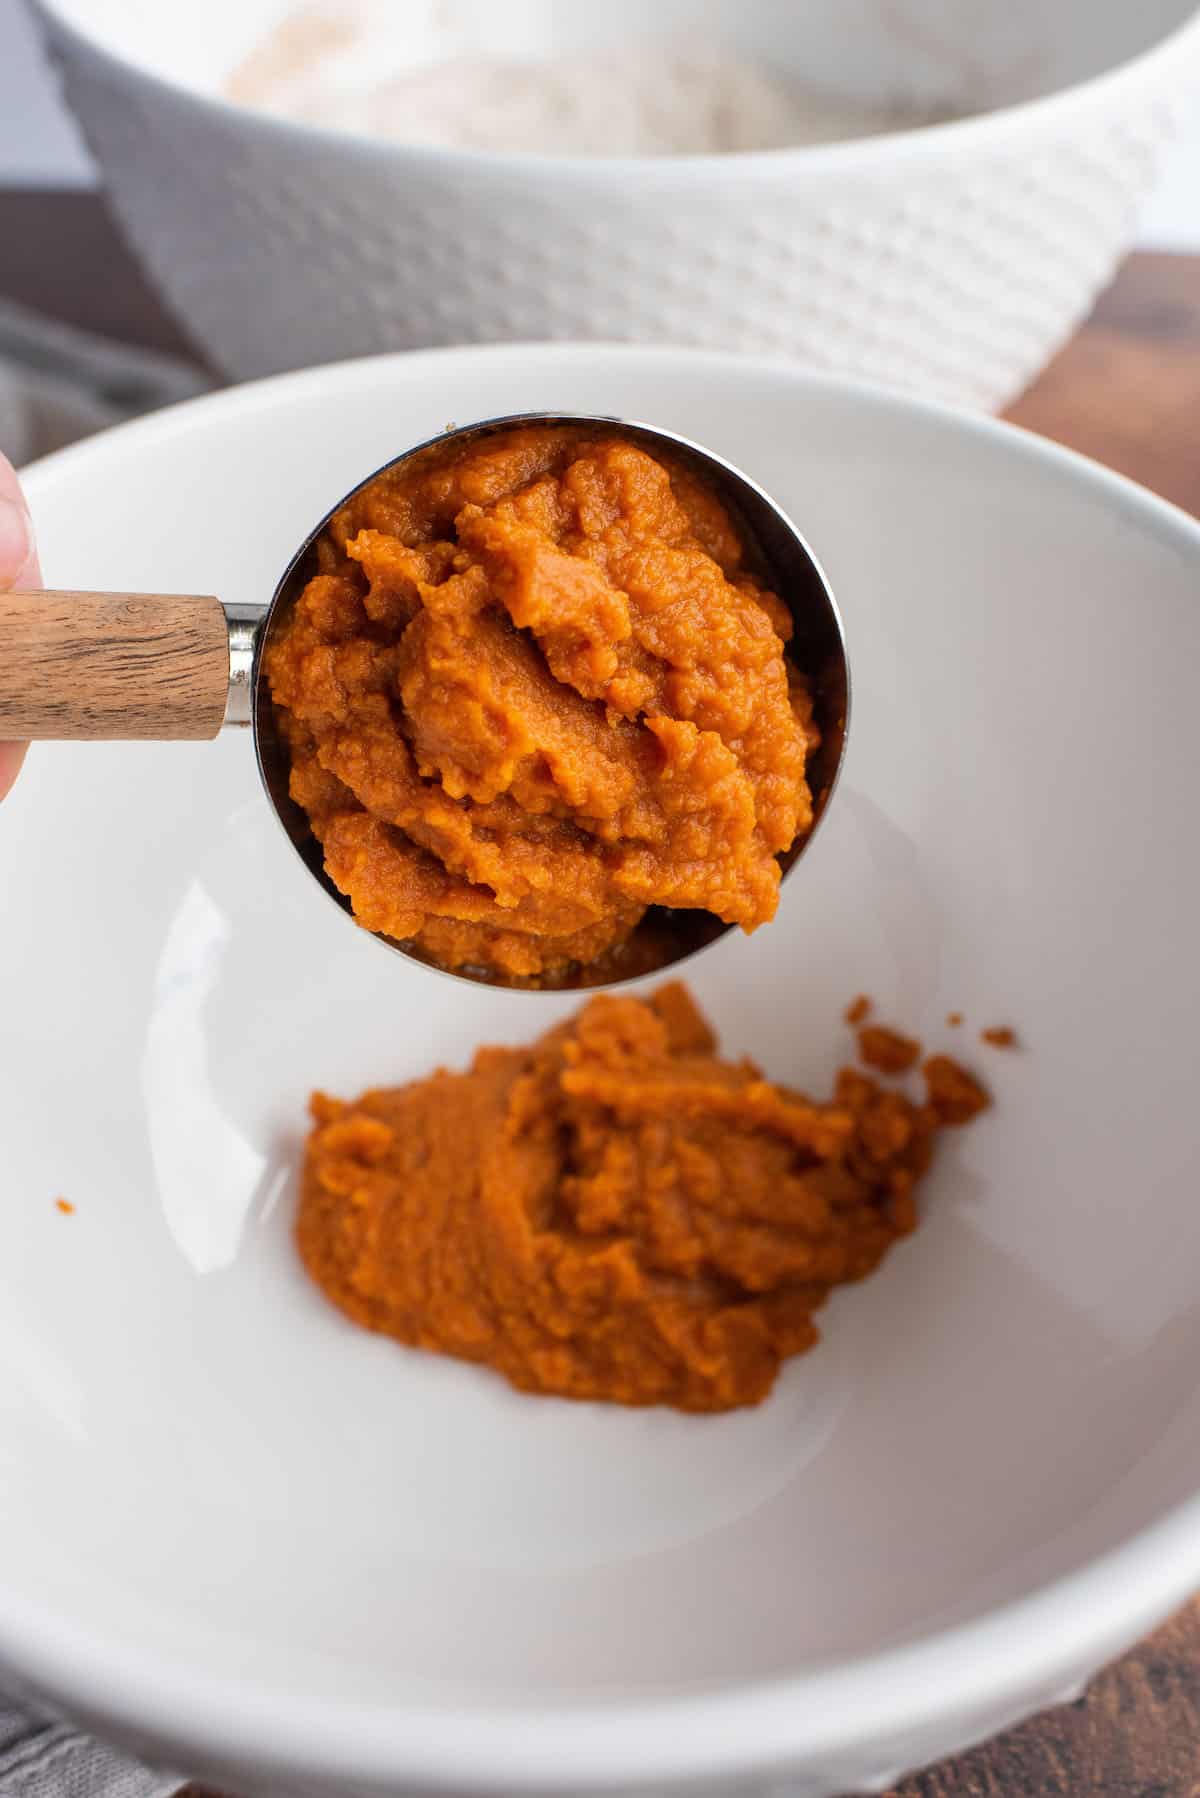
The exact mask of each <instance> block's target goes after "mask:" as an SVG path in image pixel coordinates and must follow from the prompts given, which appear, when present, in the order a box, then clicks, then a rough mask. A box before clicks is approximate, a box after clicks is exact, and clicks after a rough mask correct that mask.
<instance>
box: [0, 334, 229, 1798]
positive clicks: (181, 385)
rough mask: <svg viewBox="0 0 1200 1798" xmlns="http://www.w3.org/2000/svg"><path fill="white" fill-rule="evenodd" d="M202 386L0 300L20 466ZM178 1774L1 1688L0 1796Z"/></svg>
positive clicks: (1, 404)
mask: <svg viewBox="0 0 1200 1798" xmlns="http://www.w3.org/2000/svg"><path fill="white" fill-rule="evenodd" d="M207 385H208V382H207V381H206V380H205V378H204V377H203V376H202V375H201V374H200V373H199V372H198V371H196V370H193V369H191V368H189V367H187V366H186V365H185V364H183V363H177V362H173V361H171V360H170V359H168V358H167V357H164V356H159V355H154V354H152V353H150V352H148V351H141V350H133V349H127V348H125V347H124V346H123V345H120V344H110V343H107V342H105V341H103V340H102V339H100V338H96V337H90V336H87V335H86V334H84V333H83V332H80V331H74V330H71V329H70V328H69V327H67V326H65V325H60V324H55V323H52V322H51V321H49V320H43V319H40V318H36V317H34V315H33V314H32V313H29V312H26V311H24V310H23V309H22V308H21V307H19V306H15V305H12V304H11V303H10V302H8V301H6V300H0V450H3V451H4V453H5V455H6V456H8V458H9V459H10V461H12V462H15V463H16V464H17V465H18V466H19V465H20V464H21V463H24V462H28V461H30V460H31V459H32V458H33V457H35V456H41V455H45V454H46V453H47V452H48V451H50V450H54V449H59V448H61V447H62V446H63V445H64V444H67V443H72V442H74V441H75V439H76V438H79V437H87V436H90V435H91V433H92V432H93V431H100V430H103V429H104V428H105V426H106V425H111V424H116V423H118V422H119V421H120V420H121V419H124V418H131V417H134V416H135V415H136V414H137V413H139V412H147V411H151V410H153V409H154V408H155V407H156V406H164V405H168V404H170V402H171V401H173V400H180V399H187V398H189V397H190V396H191V395H192V394H194V393H199V392H202V391H203V389H204V388H205V387H206V386H207ZM184 1783H185V1782H184V1781H183V1780H182V1779H181V1778H179V1777H178V1776H173V1775H171V1774H168V1773H153V1772H151V1771H150V1770H149V1769H148V1768H146V1767H143V1766H140V1765H139V1764H138V1763H137V1762H136V1761H134V1760H131V1759H130V1758H129V1757H128V1756H126V1755H124V1754H121V1753H119V1752H118V1751H117V1750H116V1749H115V1748H109V1747H107V1746H105V1745H104V1744H103V1743H101V1742H97V1741H94V1740H93V1739H92V1738H90V1737H89V1736H85V1735H81V1734H80V1733H79V1732H78V1731H77V1730H75V1729H72V1728H71V1727H70V1726H69V1725H68V1724H65V1723H62V1722H59V1721H57V1720H56V1719H54V1718H52V1717H51V1716H49V1715H48V1714H47V1713H46V1712H44V1711H39V1710H37V1709H31V1708H29V1707H27V1706H25V1705H24V1703H23V1702H20V1703H19V1702H17V1701H16V1700H13V1699H8V1698H6V1697H5V1696H4V1694H3V1693H2V1692H0V1798H168V1794H170V1793H174V1792H178V1791H179V1790H180V1788H181V1786H182V1785H183V1784H184Z"/></svg>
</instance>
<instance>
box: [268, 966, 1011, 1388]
mask: <svg viewBox="0 0 1200 1798" xmlns="http://www.w3.org/2000/svg"><path fill="white" fill-rule="evenodd" d="M929 1076H930V1089H931V1090H930V1097H929V1099H928V1100H927V1101H926V1102H925V1103H924V1104H916V1103H913V1102H912V1101H911V1100H910V1099H908V1098H906V1097H905V1096H904V1095H903V1094H902V1093H900V1092H897V1091H890V1090H886V1089H884V1088H883V1087H881V1086H880V1084H879V1083H878V1082H877V1081H876V1080H875V1079H874V1078H872V1077H871V1076H870V1075H867V1074H863V1073H858V1072H856V1071H854V1070H852V1069H844V1070H843V1071H842V1073H841V1074H840V1075H839V1076H838V1079H837V1082H836V1085H835V1089H834V1096H833V1099H832V1101H831V1102H829V1103H818V1102H815V1101H813V1100H811V1099H808V1098H806V1097H805V1095H804V1094H803V1093H800V1092H794V1091H791V1090H790V1089H788V1088H787V1087H783V1086H774V1085H772V1084H771V1083H770V1082H769V1081H767V1080H766V1079H764V1077H763V1076H762V1074H761V1073H760V1072H759V1070H758V1069H757V1068H756V1067H755V1066H754V1064H753V1063H752V1062H749V1061H740V1062H722V1061H719V1060H717V1058H716V1043H715V1040H714V1038H713V1035H712V1032H711V1031H710V1030H709V1028H708V1025H707V1024H706V1023H705V1021H704V1019H703V1017H702V1016H701V1015H700V1013H699V1012H698V1011H697V1010H696V1008H695V1006H694V1004H693V1003H692V1000H691V998H690V996H689V994H688V992H687V990H686V988H685V987H682V986H679V985H671V986H666V987H664V988H662V990H661V991H660V992H658V993H656V994H655V995H654V997H653V998H652V999H650V1000H648V1001H642V1000H638V999H631V998H618V997H610V996H600V997H597V998H594V999H592V1000H591V1001H590V1003H589V1004H587V1005H585V1006H584V1008H583V1010H582V1011H580V1012H579V1013H578V1014H577V1015H576V1016H575V1017H574V1018H572V1019H571V1020H570V1021H569V1022H568V1023H566V1024H563V1025H560V1026H559V1027H558V1028H557V1029H554V1030H551V1031H550V1032H549V1034H548V1035H546V1036H544V1037H542V1039H541V1040H540V1041H539V1042H537V1043H534V1044H533V1045H532V1047H530V1048H526V1049H502V1048H496V1049H480V1050H479V1052H478V1054H477V1055H476V1056H475V1059H474V1062H473V1063H472V1065H471V1069H470V1071H469V1072H468V1073H465V1074H452V1073H447V1072H445V1071H444V1070H440V1071H439V1072H437V1073H435V1074H433V1075H431V1076H430V1078H428V1079H426V1080H419V1081H416V1082H414V1083H413V1084H412V1085H409V1086H402V1087H397V1088H394V1089H390V1090H388V1089H380V1090H376V1091H372V1092H368V1093H365V1094H364V1095H363V1097H362V1098H361V1099H358V1100H356V1101H355V1102H354V1103H352V1104H343V1103H341V1102H339V1101H338V1100H336V1099H331V1098H327V1097H325V1096H324V1095H322V1094H316V1095H315V1096H314V1098H313V1101H312V1114H313V1117H314V1119H315V1127H314V1129H313V1131H312V1134H311V1136H310V1137H309V1141H308V1148H307V1153H306V1157H305V1164H304V1176H303V1186H302V1196H301V1204H300V1213H299V1219H298V1224H297V1235H298V1241H299V1247H300V1253H301V1255H302V1256H303V1259H304V1262H305V1265H306V1266H307V1268H308V1271H309V1273H310V1274H311V1275H312V1277H313V1279H314V1280H315V1281H316V1282H317V1283H318V1285H319V1286H321V1287H322V1288H323V1289H324V1291H325V1292H326V1294H327V1295H328V1297H329V1298H331V1299H332V1300H333V1302H334V1303H335V1304H336V1305H339V1306H340V1307H341V1309H342V1310H343V1311H345V1312H346V1313H348V1315H349V1316H350V1317H352V1318H353V1319H354V1320H355V1321H356V1322H358V1323H361V1324H365V1325H366V1326H367V1327H368V1328H369V1329H372V1330H379V1331H382V1332H383V1333H385V1334H386V1335H389V1336H394V1337H396V1338H398V1340H399V1341H401V1342H405V1343H411V1344H414V1345H416V1346H419V1347H421V1348H427V1349H434V1350H437V1351H439V1352H440V1353H442V1354H447V1355H457V1356H459V1357H460V1358H462V1359H463V1360H467V1361H477V1362H482V1363H484V1364H485V1365H487V1366H489V1367H493V1368H495V1369H497V1371H498V1372H500V1373H502V1374H504V1375H505V1376H506V1378H507V1379H509V1380H510V1381H511V1382H512V1384H513V1385H514V1386H518V1387H520V1388H522V1389H523V1390H525V1391H528V1392H546V1393H559V1394H562V1395H564V1396H566V1397H569V1398H586V1399H609V1400H613V1401H615V1402H617V1403H620V1404H627V1405H655V1404H661V1405H675V1406H677V1407H679V1408H680V1409H681V1410H685V1411H723V1410H727V1409H729V1408H730V1407H732V1406H735V1405H749V1404H754V1403H756V1402H757V1401H758V1400H759V1399H761V1398H763V1397H765V1395H766V1394H767V1393H768V1392H769V1391H770V1390H771V1386H772V1384H773V1382H774V1379H775V1375H776V1373H777V1372H778V1370H779V1365H780V1362H781V1361H783V1360H784V1359H785V1357H786V1356H788V1355H797V1354H800V1353H802V1352H803V1351H804V1350H805V1349H808V1348H811V1347H812V1345H813V1343H814V1342H816V1340H817V1329H816V1325H815V1323H814V1321H813V1313H814V1312H815V1311H816V1310H817V1308H818V1307H819V1306H820V1305H822V1304H823V1303H824V1301H825V1299H826V1298H827V1296H828V1294H829V1292H830V1290H831V1289H832V1288H833V1287H834V1286H837V1285H840V1284H841V1283H842V1282H844V1281H848V1280H858V1279H861V1278H862V1277H863V1275H864V1274H868V1273H870V1272H871V1270H872V1269H873V1268H874V1267H876V1266H877V1265H878V1263H879V1261H880V1260H881V1259H882V1257H883V1256H884V1255H885V1254H886V1252H887V1250H888V1248H889V1247H890V1246H891V1244H892V1243H893V1242H894V1241H895V1240H896V1238H897V1237H899V1236H904V1235H906V1234H907V1233H908V1232H909V1231H911V1230H912V1229H913V1227H914V1225H915V1224H916V1221H917V1209H916V1201H915V1189H916V1186H917V1182H918V1181H919V1180H920V1178H921V1176H922V1174H923V1173H924V1172H925V1170H926V1168H927V1167H928V1166H929V1162H930V1157H931V1153H932V1150H933V1146H934V1139H935V1136H936V1134H937V1131H938V1129H939V1128H940V1127H941V1125H942V1124H943V1123H946V1122H965V1121H966V1120H967V1118H969V1117H971V1116H972V1115H974V1113H975V1112H977V1111H979V1110H981V1109H982V1108H983V1107H984V1106H985V1105H986V1104H987V1102H988V1101H987V1097H986V1095H985V1094H984V1092H983V1091H982V1089H981V1088H980V1087H979V1086H978V1085H977V1084H976V1083H975V1081H974V1080H973V1079H972V1078H971V1076H970V1075H969V1074H967V1073H966V1072H965V1070H963V1069H961V1068H958V1067H957V1066H956V1064H954V1063H952V1062H949V1061H948V1060H947V1059H946V1058H945V1057H937V1058H935V1059H934V1060H933V1061H931V1062H930V1064H929Z"/></svg>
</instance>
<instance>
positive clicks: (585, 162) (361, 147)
mask: <svg viewBox="0 0 1200 1798" xmlns="http://www.w3.org/2000/svg"><path fill="white" fill-rule="evenodd" d="M30 3H31V9H32V11H33V14H34V16H35V17H36V18H37V20H38V22H39V24H40V26H41V27H42V31H43V33H44V34H45V33H46V32H47V30H49V31H51V33H57V34H58V36H59V37H61V38H62V39H64V40H66V41H68V42H70V43H71V44H72V45H73V47H74V50H75V51H76V53H79V52H81V51H82V52H83V53H85V54H86V55H88V56H91V57H93V58H96V59H98V60H99V61H100V62H101V63H103V64H104V65H105V66H106V68H107V69H108V71H109V72H110V73H111V74H112V75H115V76H117V77H118V78H123V79H126V80H127V79H128V78H129V77H130V76H134V77H136V79H137V80H138V81H139V82H141V83H142V84H143V85H148V86H150V87H151V88H153V89H155V90H157V91H158V92H159V93H160V94H161V95H164V96H166V95H170V96H172V97H173V98H174V100H175V101H176V102H177V103H179V104H182V105H186V106H188V107H190V108H193V109H194V110H195V111H196V112H197V113H198V114H203V113H205V112H207V113H209V114H210V115H213V116H215V117H216V118H218V119H220V120H222V121H223V122H224V123H225V124H227V125H232V124H234V123H235V122H236V123H237V125H238V127H239V128H240V129H242V130H245V131H250V132H251V133H253V134H256V135H262V136H263V137H264V138H270V137H272V136H275V137H277V138H281V140H282V142H283V143H284V144H285V145H287V144H290V145H291V147H292V148H293V149H294V150H297V151H298V150H299V149H300V148H301V146H302V145H305V144H307V145H309V146H312V145H314V144H315V145H318V146H321V147H323V148H324V149H325V150H326V151H330V150H332V149H333V148H334V146H337V145H340V146H341V147H342V149H343V150H345V149H347V148H348V149H350V150H351V151H352V152H355V153H357V154H359V155H363V154H367V153H369V154H372V155H377V154H378V153H379V152H380V151H381V150H382V151H385V152H390V153H395V154H398V155H402V156H405V157H408V158H411V159H414V160H416V161H418V162H421V163H423V164H425V166H426V167H427V168H429V169H430V170H431V171H439V172H442V173H457V174H459V175H469V174H471V173H475V174H477V175H478V174H480V173H483V172H486V173H488V174H489V175H499V176H501V177H505V176H508V177H517V176H521V175H526V176H528V175H529V174H530V173H532V172H535V171H537V172H539V173H541V174H543V175H544V174H545V173H547V172H553V174H554V175H555V176H556V177H557V178H558V179H560V180H563V181H566V182H571V183H576V184H579V185H583V186H592V185H597V184H599V183H602V182H604V183H606V182H608V180H609V178H610V177H612V176H616V177H618V178H620V179H623V180H627V181H636V182H638V183H639V184H640V185H644V184H645V182H646V181H647V179H649V178H650V176H651V174H652V175H653V178H654V181H655V183H656V184H657V183H658V182H660V181H661V182H663V183H664V184H665V185H671V186H673V185H675V184H676V183H678V182H679V181H690V180H692V179H693V178H694V177H696V176H697V175H699V176H703V177H704V178H705V179H707V180H710V181H711V180H712V179H714V178H718V177H719V178H720V179H721V180H722V181H725V180H734V181H737V180H740V179H742V178H750V179H753V178H754V177H755V176H763V175H767V176H770V177H772V178H778V177H779V176H780V175H781V174H785V173H787V172H789V171H792V172H803V173H804V174H806V175H807V174H810V173H811V174H815V175H822V176H823V175H825V174H826V173H830V174H833V173H840V172H847V173H852V172H855V171H856V170H858V169H860V168H862V167H866V168H869V169H870V170H871V171H872V172H874V173H878V172H879V169H880V157H879V152H880V151H882V153H883V155H884V157H886V158H887V159H888V160H889V161H893V162H894V160H895V159H896V158H897V157H906V158H907V157H917V158H922V157H925V156H927V155H930V154H933V155H936V156H941V155H942V152H943V149H945V150H947V151H952V152H953V151H963V150H966V149H969V148H971V147H972V146H973V145H974V144H975V143H976V142H977V140H979V139H980V138H981V137H986V138H993V137H998V138H1001V139H1003V138H1004V136H1006V135H1007V134H1009V133H1011V132H1012V131H1014V130H1015V131H1023V130H1024V129H1025V127H1026V126H1027V125H1028V124H1034V125H1038V126H1044V125H1045V124H1046V123H1047V122H1048V117H1049V115H1050V114H1051V113H1054V114H1055V115H1056V118H1061V114H1062V111H1063V109H1064V106H1071V105H1073V106H1078V107H1080V108H1089V107H1091V106H1093V105H1098V106H1103V105H1106V104H1107V103H1108V102H1109V101H1110V100H1112V99H1113V98H1114V96H1115V94H1116V92H1117V91H1118V90H1119V89H1120V88H1121V87H1122V86H1124V85H1126V84H1129V83H1133V82H1137V81H1141V80H1143V79H1148V78H1151V77H1153V76H1156V75H1159V74H1160V73H1161V72H1162V69H1163V68H1164V67H1165V65H1166V64H1167V63H1168V62H1170V61H1172V60H1173V59H1174V58H1176V57H1181V56H1183V55H1184V54H1185V53H1188V52H1190V53H1192V54H1194V55H1195V57H1196V59H1197V62H1198V63H1200V0H1192V4H1191V9H1190V11H1189V12H1188V13H1187V14H1186V15H1185V16H1184V17H1183V18H1182V19H1181V20H1179V22H1178V23H1177V24H1175V25H1173V26H1171V27H1170V28H1169V29H1168V30H1167V31H1166V32H1165V34H1164V35H1163V36H1161V37H1157V38H1155V39H1153V40H1152V41H1151V42H1150V43H1149V44H1147V45H1146V46H1144V48H1142V49H1141V50H1138V51H1135V53H1134V54H1133V55H1132V56H1128V57H1126V58H1124V60H1122V61H1120V62H1116V63H1112V64H1110V65H1109V66H1108V67H1106V68H1103V69H1101V70H1100V71H1099V73H1098V74H1095V75H1089V76H1086V77H1084V79H1083V80H1081V81H1073V82H1068V83H1067V84H1066V85H1065V86H1062V87H1056V88H1052V89H1051V91H1050V92H1049V93H1047V94H1040V95H1037V96H1035V97H1034V98H1033V99H1029V100H1017V101H1013V102H1011V103H1010V104H1008V105H1003V106H995V107H990V108H988V109H986V110H984V111H982V112H975V113H968V114H966V115H965V116H964V117H962V118H951V119H944V120H941V121H938V122H936V123H933V124H929V125H918V126H915V127H912V128H909V129H901V130H896V131H884V132H878V133H875V134H873V135H871V136H870V137H855V138H846V139H842V140H839V141H837V142H834V143H827V144H821V143H818V144H796V145H790V146H785V147H783V148H780V149H775V150H732V151H724V152H715V153H707V154H703V155H684V156H611V157H609V156H602V157H595V156H580V155H572V156H548V155H545V154H543V153H542V152H540V151H536V150H513V151H505V152H499V151H493V150H469V149H453V148H445V147H441V146H436V145H428V144H420V143H416V144H405V143H392V142H390V141H389V140H387V139H384V138H379V137H373V136H371V135H370V134H369V133H366V132H357V131H346V130H342V129H340V128H335V127H333V126H329V125H305V124H301V123H298V122H297V121H296V120H294V119H288V118H282V117H277V116H276V115H275V114H273V113H270V112H267V111H265V110H264V109H261V108H259V107H253V106H242V105H240V104H239V103H237V102H236V101H232V100H226V99H224V98H223V97H222V96H220V95H216V94H202V93H199V92H197V91H196V90H195V89H193V88H190V87H187V86H186V85H185V84H184V83H183V82H180V81H176V80H174V79H173V78H171V77H169V76H166V75H162V74H160V73H158V71H156V70H153V69H150V68H146V67H143V66H142V65H141V64H140V63H137V62H135V61H133V60H132V59H131V58H129V57H127V56H123V55H121V54H119V53H118V52H117V51H115V50H112V49H110V48H109V46H108V45H107V44H105V43H104V42H103V41H102V39H101V38H100V37H98V36H97V35H96V33H95V32H94V30H90V29H88V28H87V27H86V26H84V25H82V24H80V23H78V22H77V21H76V20H75V19H74V18H73V17H71V16H69V12H68V6H69V0H66V4H64V0H30ZM50 47H51V51H52V57H53V50H54V46H53V44H51V46H50ZM53 59H54V60H55V61H57V58H56V57H53ZM72 110H73V109H72ZM84 131H85V136H87V131H86V127H84ZM89 148H91V145H90V143H89ZM97 161H102V159H101V158H99V157H97Z"/></svg>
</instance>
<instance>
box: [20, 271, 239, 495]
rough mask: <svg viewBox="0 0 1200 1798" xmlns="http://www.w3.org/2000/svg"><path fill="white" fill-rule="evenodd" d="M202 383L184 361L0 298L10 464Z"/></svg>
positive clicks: (199, 389) (184, 395)
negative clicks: (77, 327) (39, 314)
mask: <svg viewBox="0 0 1200 1798" xmlns="http://www.w3.org/2000/svg"><path fill="white" fill-rule="evenodd" d="M210 385H211V382H210V381H209V380H208V379H207V378H206V377H205V376H204V375H203V374H202V373H201V372H200V371H199V370H198V369H195V368H193V367H191V366H190V365H189V364H188V363H185V362H176V361H174V360H173V359H172V358H171V357H169V356H160V355H158V354H157V353H155V352H154V351H152V350H139V349H131V348H129V347H128V346H127V345H125V344H117V343H110V342H108V341H107V339H105V338H101V337H92V336H89V335H88V334H87V333H86V332H83V331H76V330H74V329H73V328H72V327H71V326H69V325H63V324H59V323H58V322H57V321H55V320H53V319H44V318H39V317H37V316H36V315H35V314H34V313H32V312H28V311H26V310H25V308H24V307H22V306H18V305H16V304H15V303H14V302H13V301H11V300H4V299H0V450H3V452H4V454H5V455H6V456H7V457H8V459H9V461H10V462H13V463H15V464H16V465H17V467H18V468H19V467H20V466H21V464H22V463H24V462H31V461H32V460H33V459H34V457H35V456H44V455H46V454H48V452H49V451H50V450H56V449H61V448H62V447H63V445H64V444H67V443H73V442H75V440H76V439H77V438H79V437H90V436H91V434H92V432H93V431H102V430H104V429H105V427H106V426H108V425H114V424H119V423H120V422H121V420H122V419H126V418H133V417H136V415H137V414H138V413H140V412H151V411H153V410H154V409H155V408H156V407H158V406H168V405H170V404H171V403H172V402H173V401H175V400H185V399H190V398H191V396H192V395H193V394H196V393H203V392H204V390H205V389H206V388H207V387H208V386H210Z"/></svg>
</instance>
